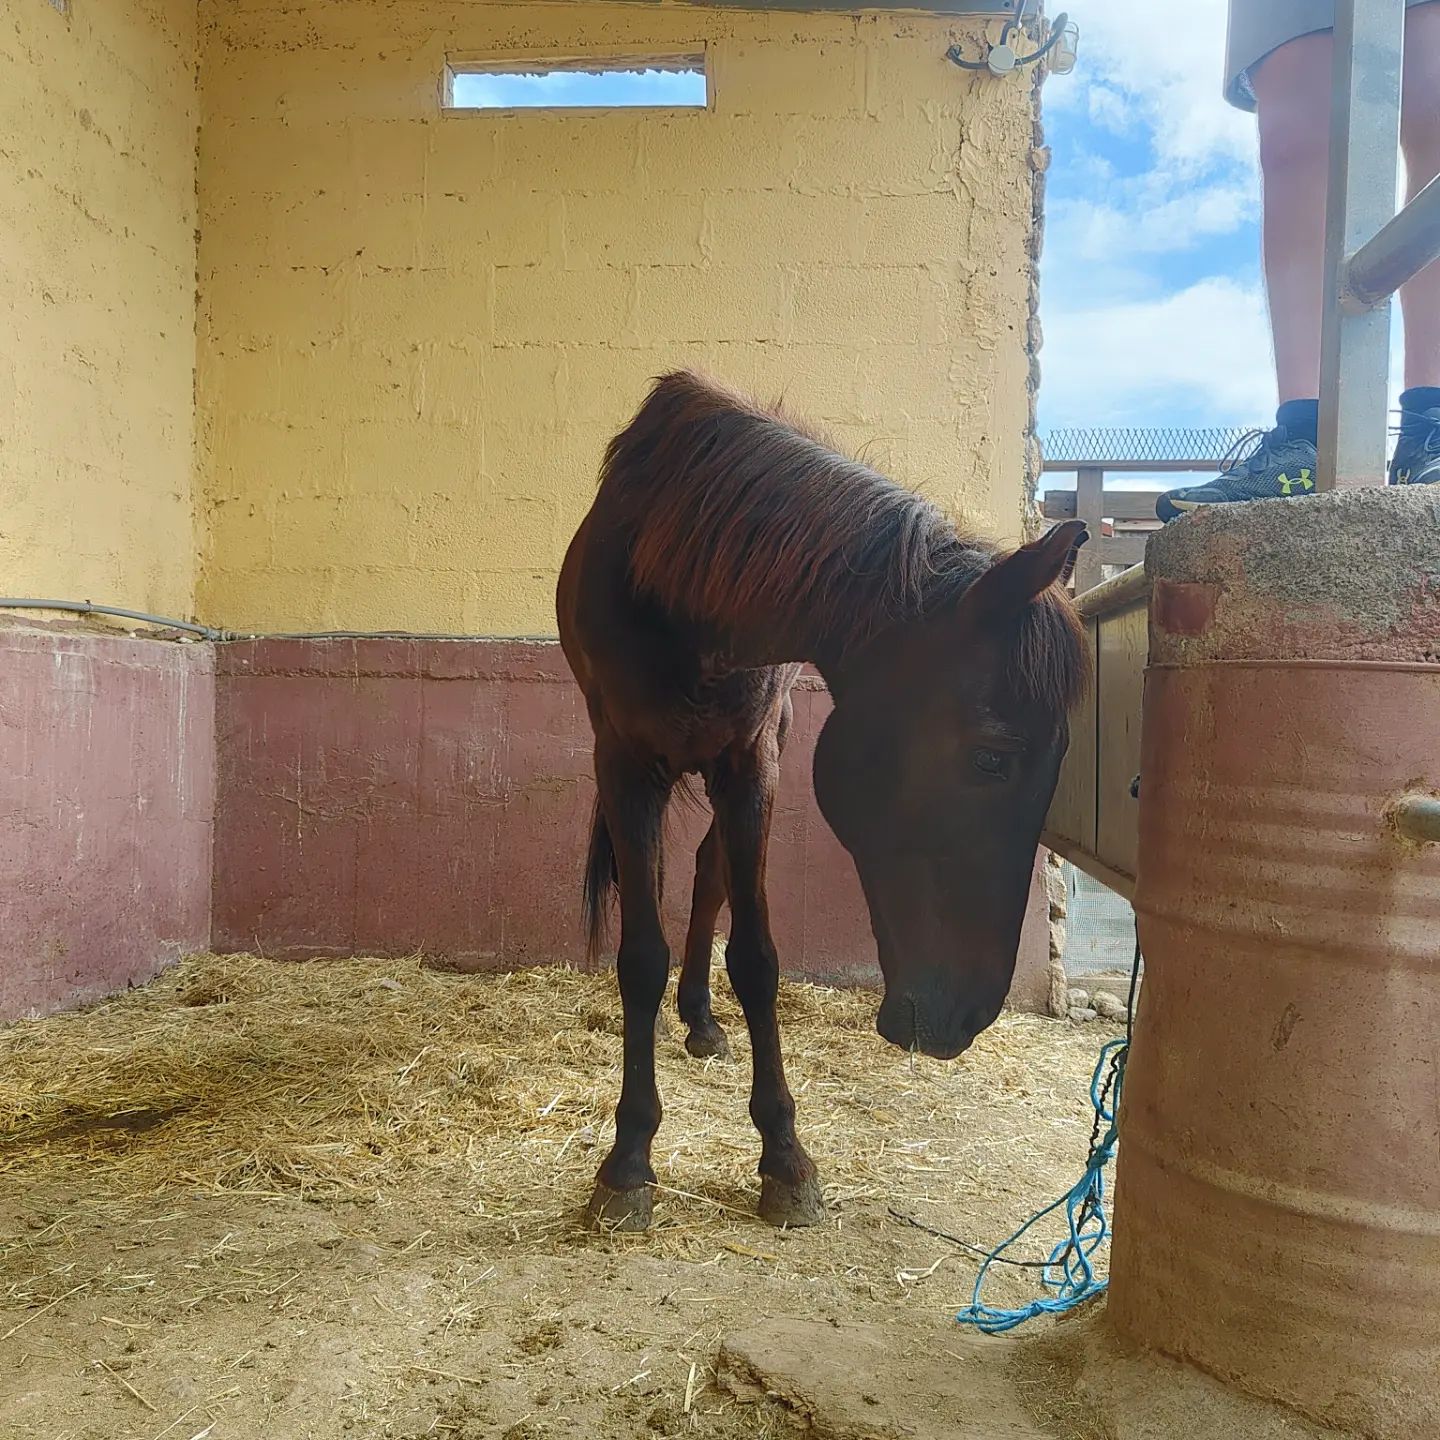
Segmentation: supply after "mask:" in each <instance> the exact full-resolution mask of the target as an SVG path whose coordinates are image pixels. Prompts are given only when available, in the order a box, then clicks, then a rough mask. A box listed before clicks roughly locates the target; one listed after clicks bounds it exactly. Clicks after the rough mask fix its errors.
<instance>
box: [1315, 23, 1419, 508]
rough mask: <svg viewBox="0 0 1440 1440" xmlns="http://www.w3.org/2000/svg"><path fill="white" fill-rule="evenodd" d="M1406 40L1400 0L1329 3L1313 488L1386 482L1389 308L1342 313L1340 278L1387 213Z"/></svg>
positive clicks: (1391, 202) (1385, 304) (1384, 304)
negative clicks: (1330, 63) (1330, 55)
mask: <svg viewBox="0 0 1440 1440" xmlns="http://www.w3.org/2000/svg"><path fill="white" fill-rule="evenodd" d="M1404 36H1405V5H1404V0H1337V3H1336V6H1335V68H1334V75H1333V80H1332V87H1333V88H1332V90H1331V96H1330V177H1329V188H1328V193H1327V196H1326V204H1325V290H1324V318H1323V324H1322V328H1321V335H1320V445H1319V457H1320V458H1319V472H1320V473H1319V474H1318V475H1317V476H1316V477H1315V481H1316V487H1317V488H1318V489H1320V490H1330V489H1334V488H1337V487H1341V486H1354V485H1383V484H1384V483H1385V451H1386V438H1387V437H1386V429H1385V416H1386V407H1387V405H1388V403H1389V386H1390V305H1389V301H1388V300H1386V299H1382V300H1380V301H1379V303H1378V304H1377V305H1375V306H1374V308H1372V309H1369V310H1362V311H1359V312H1358V313H1357V312H1352V311H1347V310H1345V309H1344V308H1343V307H1342V305H1341V303H1340V277H1341V275H1342V274H1343V272H1344V267H1345V259H1346V257H1347V256H1350V255H1354V254H1355V253H1356V251H1358V250H1359V249H1360V247H1361V245H1362V244H1363V243H1364V242H1366V241H1368V240H1370V239H1371V238H1372V237H1373V236H1375V235H1376V234H1378V233H1379V231H1380V229H1381V227H1382V226H1383V225H1385V224H1387V223H1388V222H1389V221H1390V220H1391V219H1393V217H1394V215H1395V169H1396V165H1397V163H1398V161H1399V156H1400V57H1401V51H1402V47H1403V45H1404Z"/></svg>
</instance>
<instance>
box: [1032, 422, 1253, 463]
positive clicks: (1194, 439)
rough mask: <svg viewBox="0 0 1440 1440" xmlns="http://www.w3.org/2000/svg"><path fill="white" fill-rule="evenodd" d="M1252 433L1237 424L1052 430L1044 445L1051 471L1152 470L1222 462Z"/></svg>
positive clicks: (1043, 449)
mask: <svg viewBox="0 0 1440 1440" xmlns="http://www.w3.org/2000/svg"><path fill="white" fill-rule="evenodd" d="M1248 433H1249V432H1248V431H1246V430H1245V429H1243V428H1241V427H1239V426H1229V427H1226V426H1218V425H1216V426H1203V427H1191V426H1167V427H1164V428H1161V429H1154V430H1151V429H1136V428H1131V427H1118V428H1114V429H1100V430H1052V431H1051V432H1050V433H1049V434H1048V435H1046V436H1044V437H1043V438H1042V439H1041V442H1040V448H1041V452H1042V453H1043V454H1044V456H1045V468H1046V469H1047V470H1064V469H1074V468H1075V467H1076V466H1077V465H1098V466H1101V467H1103V468H1104V469H1106V470H1124V469H1134V470H1138V469H1144V468H1147V467H1154V466H1174V467H1177V468H1181V467H1184V468H1191V467H1193V468H1197V469H1198V468H1204V467H1205V466H1208V465H1214V464H1218V463H1219V461H1220V460H1222V459H1223V458H1224V457H1225V455H1226V454H1227V452H1228V451H1230V450H1231V449H1233V448H1234V446H1235V445H1237V444H1238V443H1239V442H1240V441H1241V440H1243V439H1244V438H1245V436H1246V435H1247V434H1248Z"/></svg>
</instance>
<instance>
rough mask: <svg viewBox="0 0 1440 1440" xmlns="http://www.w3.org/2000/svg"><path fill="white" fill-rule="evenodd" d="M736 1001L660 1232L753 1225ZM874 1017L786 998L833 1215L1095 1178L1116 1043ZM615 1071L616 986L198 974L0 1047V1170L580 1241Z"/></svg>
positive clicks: (244, 969) (266, 967)
mask: <svg viewBox="0 0 1440 1440" xmlns="http://www.w3.org/2000/svg"><path fill="white" fill-rule="evenodd" d="M721 983H723V982H721ZM727 999H728V996H723V995H717V1015H718V1017H719V1019H720V1021H721V1023H722V1024H723V1025H724V1026H725V1027H726V1029H727V1030H728V1031H729V1033H730V1036H731V1039H732V1042H734V1045H735V1053H736V1059H735V1060H733V1061H730V1062H716V1061H710V1062H700V1061H696V1060H693V1059H691V1058H690V1057H689V1056H687V1055H686V1054H685V1053H684V1050H683V1047H682V1044H681V1042H682V1039H683V1029H682V1028H681V1027H680V1026H679V1022H678V1021H676V1020H674V1019H673V1009H672V1010H671V1011H670V1014H671V1016H672V1018H671V1021H670V1025H671V1031H672V1033H671V1035H670V1038H669V1039H668V1041H666V1042H663V1043H662V1045H661V1047H660V1048H661V1067H660V1068H661V1080H660V1083H661V1090H662V1098H663V1100H664V1103H665V1108H666V1117H667V1118H666V1121H665V1123H664V1125H663V1127H662V1129H661V1132H660V1135H659V1137H658V1140H657V1144H656V1168H657V1170H658V1171H659V1173H660V1180H661V1185H662V1186H663V1187H666V1191H667V1192H669V1191H675V1192H685V1193H683V1194H682V1193H675V1194H670V1193H667V1194H666V1195H665V1199H664V1203H663V1204H662V1205H660V1206H657V1219H658V1220H659V1222H660V1223H661V1224H662V1225H666V1224H668V1225H670V1226H674V1225H677V1224H686V1223H693V1222H694V1221H696V1220H698V1219H700V1218H701V1217H705V1218H706V1219H707V1221H710V1222H713V1221H714V1220H715V1219H716V1218H717V1216H718V1215H721V1214H724V1213H725V1210H726V1208H727V1207H735V1208H738V1209H739V1211H740V1212H741V1218H743V1220H744V1222H745V1225H746V1227H747V1229H748V1228H750V1227H751V1225H752V1223H753V1222H752V1220H751V1217H752V1215H753V1201H754V1197H755V1195H756V1194H757V1193H758V1181H757V1180H756V1178H755V1174H754V1169H755V1161H756V1156H757V1154H758V1140H757V1138H756V1136H755V1133H754V1130H753V1128H752V1127H751V1124H750V1120H749V1116H748V1113H747V1110H746V1106H747V1102H748V1093H749V1063H748V1046H747V1044H746V1039H745V1030H744V1022H743V1019H742V1017H741V1016H740V1014H739V1012H738V1008H737V1007H735V1006H734V1004H733V1002H731V1003H730V1004H727V1003H726V1000H727ZM875 1004H876V998H875V996H873V995H871V994H868V993H866V992H863V991H841V990H831V989H825V988H822V987H818V986H811V985H795V984H787V985H786V986H785V987H784V988H783V990H782V993H781V999H780V1016H781V1025H782V1032H783V1035H784V1041H785V1051H786V1056H787V1066H788V1070H789V1074H790V1078H791V1085H792V1088H793V1089H794V1090H795V1093H796V1103H797V1107H798V1109H799V1115H800V1126H801V1132H802V1135H803V1137H804V1139H805V1143H806V1144H807V1146H809V1147H810V1149H811V1151H812V1153H813V1154H814V1155H815V1158H816V1160H817V1161H818V1162H819V1164H820V1166H821V1169H822V1173H823V1175H824V1179H825V1183H826V1196H827V1199H828V1200H829V1201H831V1202H832V1203H833V1204H843V1203H844V1202H846V1201H850V1200H854V1199H857V1198H859V1197H862V1196H863V1197H867V1198H883V1199H885V1200H886V1201H887V1202H888V1203H890V1204H894V1205H903V1204H904V1203H905V1202H906V1201H907V1200H927V1199H933V1200H945V1199H947V1198H949V1197H948V1196H947V1195H946V1194H945V1191H946V1190H947V1189H949V1190H957V1189H958V1190H970V1189H981V1190H985V1189H988V1188H989V1187H990V1184H991V1182H992V1181H993V1180H994V1179H995V1178H996V1177H997V1173H998V1172H999V1171H1001V1170H1003V1169H1004V1168H1005V1167H1008V1166H1010V1165H1012V1164H1013V1163H1014V1160H1015V1154H1016V1151H1017V1149H1023V1150H1024V1151H1026V1152H1027V1153H1029V1154H1030V1155H1031V1156H1032V1157H1034V1158H1035V1159H1037V1160H1040V1161H1042V1163H1043V1161H1044V1160H1047V1159H1049V1158H1050V1157H1054V1160H1055V1162H1056V1163H1057V1164H1061V1165H1063V1164H1065V1163H1066V1162H1067V1161H1068V1162H1069V1163H1070V1166H1071V1168H1076V1169H1077V1173H1078V1168H1077V1167H1078V1163H1079V1161H1080V1160H1082V1159H1083V1148H1084V1143H1085V1135H1086V1126H1087V1123H1088V1122H1087V1118H1086V1114H1085V1110H1084V1105H1083V1095H1084V1092H1083V1083H1077V1082H1083V1079H1084V1076H1083V1074H1082V1073H1081V1072H1082V1071H1083V1070H1084V1068H1085V1066H1086V1065H1088V1064H1089V1063H1090V1057H1091V1055H1092V1053H1093V1048H1094V1044H1095V1040H1096V1039H1097V1038H1099V1037H1097V1036H1094V1035H1093V1034H1092V1033H1091V1032H1086V1033H1085V1034H1084V1035H1083V1036H1082V1037H1076V1036H1074V1035H1073V1034H1072V1032H1070V1031H1069V1030H1068V1029H1067V1028H1065V1027H1063V1026H1058V1025H1054V1024H1050V1023H1046V1022H1044V1021H1040V1020H1035V1019H1031V1018H1029V1017H1024V1016H1008V1015H1007V1016H1005V1017H1004V1018H1002V1019H1001V1021H1000V1022H999V1023H998V1024H997V1025H996V1026H995V1027H994V1028H993V1029H991V1030H990V1031H989V1032H987V1033H986V1034H985V1035H984V1036H982V1037H981V1039H980V1041H979V1042H978V1043H977V1045H976V1047H975V1049H974V1051H973V1052H972V1053H971V1055H970V1056H968V1057H967V1058H966V1059H965V1060H964V1061H962V1062H960V1063H959V1064H945V1063H942V1062H936V1061H931V1060H926V1059H925V1058H923V1057H907V1056H904V1055H901V1054H899V1053H897V1052H895V1051H894V1050H892V1049H889V1048H888V1047H886V1046H884V1045H883V1043H882V1042H881V1041H880V1040H879V1039H878V1037H877V1036H876V1035H875V1033H874V1010H875ZM1042 1039H1043V1047H1042V1046H1040V1045H1037V1043H1036V1042H1037V1041H1042ZM1044 1048H1049V1049H1051V1050H1052V1051H1053V1053H1052V1054H1051V1055H1050V1056H1048V1057H1047V1056H1046V1055H1045V1054H1044V1053H1043V1050H1044ZM1075 1061H1079V1062H1081V1063H1080V1064H1078V1065H1076V1064H1074V1063H1066V1062H1075ZM620 1062H621V1040H620V1002H619V996H618V993H617V992H616V988H615V983H614V978H613V975H610V974H605V975H601V976H595V975H584V974H580V973H577V972H575V971H571V970H561V969H533V970H526V971H520V972H517V973H514V974H508V975H501V976H493V977H471V976H456V975H449V974H443V973H439V972H436V971H433V970H429V969H426V968H425V967H424V966H423V964H422V963H421V961H420V960H419V959H418V958H412V959H407V960H395V961H323V962H315V963H312V964H307V965H293V964H283V963H276V962H271V961H267V960H262V959H257V958H255V957H252V956H231V957H224V958H221V957H202V958H196V959H192V960H189V961H187V962H185V963H184V964H182V965H179V966H177V967H175V968H174V969H173V970H171V971H170V972H168V973H167V974H166V975H164V976H163V977H161V978H160V979H159V980H157V981H155V982H153V983H152V984H150V985H148V986H146V987H144V988H143V989H142V990H139V991H136V992H134V993H131V994H129V995H125V996H122V997H120V998H118V999H116V1000H112V1001H109V1002H106V1003H104V1004H101V1005H97V1006H95V1007H94V1008H92V1009H90V1010H88V1011H85V1012H83V1013H79V1014H73V1015H65V1016H58V1017H52V1018H50V1019H45V1020H39V1021H31V1022H26V1023H22V1024H20V1025H17V1026H15V1027H13V1028H12V1029H10V1030H9V1031H8V1032H0V1175H8V1176H11V1177H15V1178H19V1177H23V1176H24V1175H26V1174H33V1173H39V1172H42V1171H44V1170H46V1169H49V1168H51V1167H53V1166H54V1165H55V1164H56V1163H57V1162H58V1161H62V1160H64V1159H75V1160H82V1161H83V1162H84V1163H85V1165H86V1173H87V1175H88V1176H89V1177H90V1181H91V1183H92V1184H93V1183H95V1182H96V1181H97V1180H99V1181H100V1183H102V1184H105V1185H106V1186H107V1187H109V1186H114V1187H116V1188H122V1187H123V1189H124V1190H125V1191H126V1192H128V1193H131V1194H135V1193H140V1192H148V1193H152V1194H159V1193H161V1192H164V1191H174V1190H176V1189H180V1188H199V1189H202V1190H205V1191H208V1192H212V1193H213V1192H223V1191H232V1190H241V1191H248V1192H252V1193H253V1192H257V1191H258V1192H284V1193H298V1194H300V1195H302V1196H305V1197H307V1198H337V1197H347V1198H366V1197H369V1196H372V1195H380V1196H383V1195H384V1194H385V1193H386V1192H388V1191H393V1190H397V1189H401V1188H403V1189H404V1191H405V1192H407V1193H410V1194H413V1193H415V1191H416V1189H417V1187H419V1188H424V1189H427V1190H434V1189H437V1188H443V1189H445V1190H446V1191H449V1192H452V1193H453V1194H454V1195H455V1196H456V1197H457V1198H462V1197H463V1200H464V1201H468V1202H470V1203H472V1204H474V1205H475V1206H476V1207H477V1208H478V1209H479V1210H480V1211H481V1213H483V1214H488V1215H490V1216H491V1217H493V1218H495V1219H496V1220H502V1221H504V1222H505V1223H506V1224H507V1225H512V1226H516V1227H518V1228H519V1237H518V1238H519V1240H520V1241H521V1243H529V1244H540V1243H544V1240H545V1237H546V1236H547V1235H548V1234H549V1233H550V1232H551V1231H552V1230H553V1229H554V1228H555V1227H556V1226H557V1225H561V1226H564V1227H566V1228H568V1227H569V1225H570V1224H571V1223H572V1221H573V1218H574V1217H573V1215H572V1214H571V1213H570V1212H571V1211H572V1210H573V1209H574V1207H575V1206H577V1205H578V1204H579V1203H581V1202H582V1201H583V1200H584V1198H585V1195H586V1192H587V1188H588V1184H589V1180H590V1177H591V1175H592V1173H593V1170H594V1167H595V1165H596V1163H597V1161H598V1158H599V1156H600V1155H601V1154H603V1149H604V1147H605V1146H608V1144H609V1143H610V1140H611V1138H612V1137H613V1122H612V1116H611V1110H612V1107H613V1105H614V1101H615V1097H616V1095H617V1093H618V1089H619V1076H620ZM999 1102H1003V1103H1004V1104H1005V1106H1006V1110H1007V1114H1006V1118H1005V1122H1004V1123H1003V1124H1000V1125H997V1124H996V1118H997V1116H996V1105H997V1103H999ZM897 1180H898V1181H900V1182H901V1183H900V1186H899V1188H898V1189H897V1184H896V1182H897ZM675 1202H679V1203H675Z"/></svg>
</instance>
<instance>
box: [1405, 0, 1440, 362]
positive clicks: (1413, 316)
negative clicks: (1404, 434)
mask: <svg viewBox="0 0 1440 1440" xmlns="http://www.w3.org/2000/svg"><path fill="white" fill-rule="evenodd" d="M1400 146H1401V149H1402V150H1403V151H1404V153H1405V173H1406V189H1407V192H1408V195H1409V196H1410V197H1413V196H1415V195H1416V194H1418V193H1419V192H1420V191H1421V190H1423V189H1424V188H1425V186H1426V185H1427V184H1428V183H1429V182H1430V181H1431V180H1433V179H1434V178H1435V176H1436V175H1437V174H1440V4H1430V5H1417V6H1415V7H1413V8H1412V9H1411V10H1410V12H1409V13H1408V14H1407V16H1406V18H1405V87H1404V102H1403V105H1402V107H1401V111H1400ZM1400 305H1401V308H1402V309H1403V311H1404V314H1405V386H1406V389H1407V390H1413V389H1415V388H1417V387H1419V386H1440V262H1436V263H1434V264H1431V265H1427V266H1426V267H1425V269H1423V270H1422V271H1421V272H1420V273H1419V274H1418V275H1417V276H1416V277H1415V278H1414V279H1413V280H1411V281H1410V283H1409V284H1408V285H1406V286H1404V287H1403V288H1402V289H1401V291H1400Z"/></svg>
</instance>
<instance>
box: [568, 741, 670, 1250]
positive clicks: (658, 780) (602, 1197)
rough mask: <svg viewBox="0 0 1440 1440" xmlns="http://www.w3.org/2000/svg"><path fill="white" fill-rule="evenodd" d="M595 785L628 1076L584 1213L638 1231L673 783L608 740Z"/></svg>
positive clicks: (647, 1208) (664, 956) (654, 1109)
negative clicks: (665, 832)
mask: <svg viewBox="0 0 1440 1440" xmlns="http://www.w3.org/2000/svg"><path fill="white" fill-rule="evenodd" d="M595 779H596V783H597V786H598V788H599V792H600V808H601V811H602V813H603V814H604V817H605V823H606V825H607V826H608V827H609V830H610V841H611V844H612V845H613V847H614V850H615V866H616V870H617V871H618V873H619V879H620V950H619V954H618V956H617V959H616V971H617V975H618V978H619V982H620V1000H621V1004H622V1006H623V1007H624V1013H625V1020H624V1036H625V1071H624V1078H623V1079H622V1080H621V1084H620V1103H619V1104H618V1105H617V1106H616V1107H615V1144H614V1146H613V1147H612V1148H611V1150H610V1153H609V1154H608V1155H607V1156H606V1157H605V1160H604V1162H603V1163H602V1164H601V1166H600V1170H599V1173H598V1174H597V1175H596V1177H595V1190H594V1193H593V1194H592V1195H591V1197H590V1205H589V1208H588V1211H587V1213H588V1215H589V1217H590V1221H591V1223H592V1224H593V1225H595V1226H597V1227H603V1228H605V1229H616V1230H644V1229H645V1228H646V1227H647V1226H648V1225H649V1224H650V1216H651V1212H652V1209H653V1191H652V1188H651V1187H652V1186H653V1185H654V1184H655V1171H654V1169H653V1168H652V1167H651V1164H650V1145H651V1142H652V1141H653V1140H654V1138H655V1132H656V1131H657V1130H658V1129H659V1128H660V1092H659V1091H658V1090H657V1089H656V1086H655V1021H656V1017H657V1016H658V1015H659V1013H660V1002H661V1000H662V999H663V998H664V995H665V982H666V980H667V979H668V978H669V973H670V951H669V948H668V946H667V945H666V943H665V932H664V930H663V928H662V926H661V922H660V852H661V845H662V828H661V827H662V821H663V818H664V814H665V804H666V801H667V800H668V799H669V796H670V790H671V782H668V781H666V780H664V779H663V778H662V776H661V775H660V774H659V772H658V771H657V770H656V768H655V767H654V766H650V765H646V764H644V763H642V762H641V761H639V760H638V759H637V758H636V757H634V756H633V755H631V754H630V753H628V752H627V751H626V750H625V749H624V748H623V747H622V746H621V745H620V744H619V743H618V742H617V741H615V740H614V738H613V737H602V738H599V739H597V740H596V744H595Z"/></svg>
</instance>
